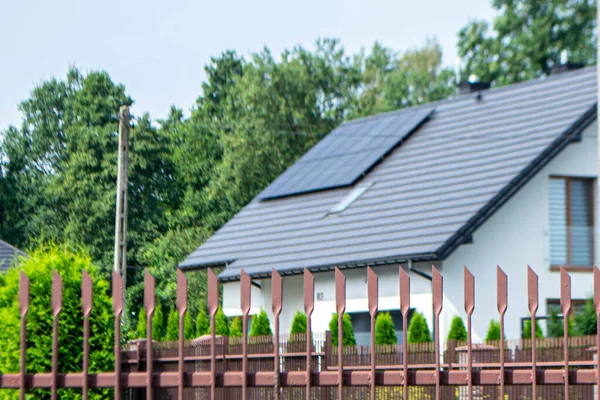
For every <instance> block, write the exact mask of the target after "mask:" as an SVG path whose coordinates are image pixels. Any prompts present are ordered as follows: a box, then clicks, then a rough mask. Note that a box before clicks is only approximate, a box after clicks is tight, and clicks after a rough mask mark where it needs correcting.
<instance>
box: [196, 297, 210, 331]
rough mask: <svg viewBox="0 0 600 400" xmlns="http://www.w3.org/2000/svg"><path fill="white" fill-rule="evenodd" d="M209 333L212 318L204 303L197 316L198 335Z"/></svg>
mask: <svg viewBox="0 0 600 400" xmlns="http://www.w3.org/2000/svg"><path fill="white" fill-rule="evenodd" d="M208 334H210V320H209V318H208V314H207V313H206V307H205V306H204V304H202V305H201V306H200V310H198V316H197V317H196V336H197V337H200V336H202V335H208Z"/></svg>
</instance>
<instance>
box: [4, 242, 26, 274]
mask: <svg viewBox="0 0 600 400" xmlns="http://www.w3.org/2000/svg"><path fill="white" fill-rule="evenodd" d="M24 255H25V253H23V252H22V251H21V250H19V249H17V248H16V247H14V246H12V245H10V244H8V243H6V242H5V241H3V240H0V272H2V271H4V270H6V269H8V267H10V266H11V265H12V263H13V261H14V260H15V258H16V257H17V256H24Z"/></svg>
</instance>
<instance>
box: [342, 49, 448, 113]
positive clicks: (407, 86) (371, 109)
mask: <svg viewBox="0 0 600 400" xmlns="http://www.w3.org/2000/svg"><path fill="white" fill-rule="evenodd" d="M354 62H355V68H357V69H358V71H360V72H358V73H359V74H360V75H361V81H362V82H361V84H360V90H359V91H358V94H357V96H356V101H355V102H354V104H353V106H352V107H351V109H350V112H349V116H350V118H356V117H364V116H368V115H372V114H376V113H381V112H385V111H391V110H396V109H399V108H404V107H410V106H414V105H418V104H422V103H427V102H431V101H435V100H440V99H444V98H447V97H449V96H451V95H452V94H454V93H455V92H456V83H455V80H456V78H455V76H454V72H453V71H452V69H449V68H442V49H441V46H440V44H439V43H438V42H437V40H434V39H428V40H427V41H426V43H425V45H424V46H423V47H421V48H418V49H413V50H409V51H406V52H404V53H403V54H401V55H399V54H397V53H395V52H393V51H392V50H391V49H389V48H386V47H383V46H382V45H381V44H380V43H375V45H374V46H373V48H372V50H371V53H370V54H368V55H365V54H364V52H362V53H361V54H359V55H358V56H356V57H355V61H354Z"/></svg>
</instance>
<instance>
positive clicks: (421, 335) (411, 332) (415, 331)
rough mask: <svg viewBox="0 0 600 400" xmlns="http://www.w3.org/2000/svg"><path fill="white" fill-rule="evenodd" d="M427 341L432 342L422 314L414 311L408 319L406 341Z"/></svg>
mask: <svg viewBox="0 0 600 400" xmlns="http://www.w3.org/2000/svg"><path fill="white" fill-rule="evenodd" d="M427 342H433V339H432V338H431V332H430V331H429V327H428V326H427V322H426V321H425V317H424V316H423V314H421V313H420V312H418V311H415V312H414V313H413V315H412V317H411V319H410V324H408V343H427Z"/></svg>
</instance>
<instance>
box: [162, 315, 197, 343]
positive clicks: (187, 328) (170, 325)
mask: <svg viewBox="0 0 600 400" xmlns="http://www.w3.org/2000/svg"><path fill="white" fill-rule="evenodd" d="M183 338H184V339H186V340H188V339H193V338H194V325H193V324H192V317H191V316H190V313H185V317H184V318H183ZM166 339H167V340H179V313H178V312H177V310H176V309H173V310H171V312H170V313H169V318H168V320H167V335H166Z"/></svg>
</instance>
